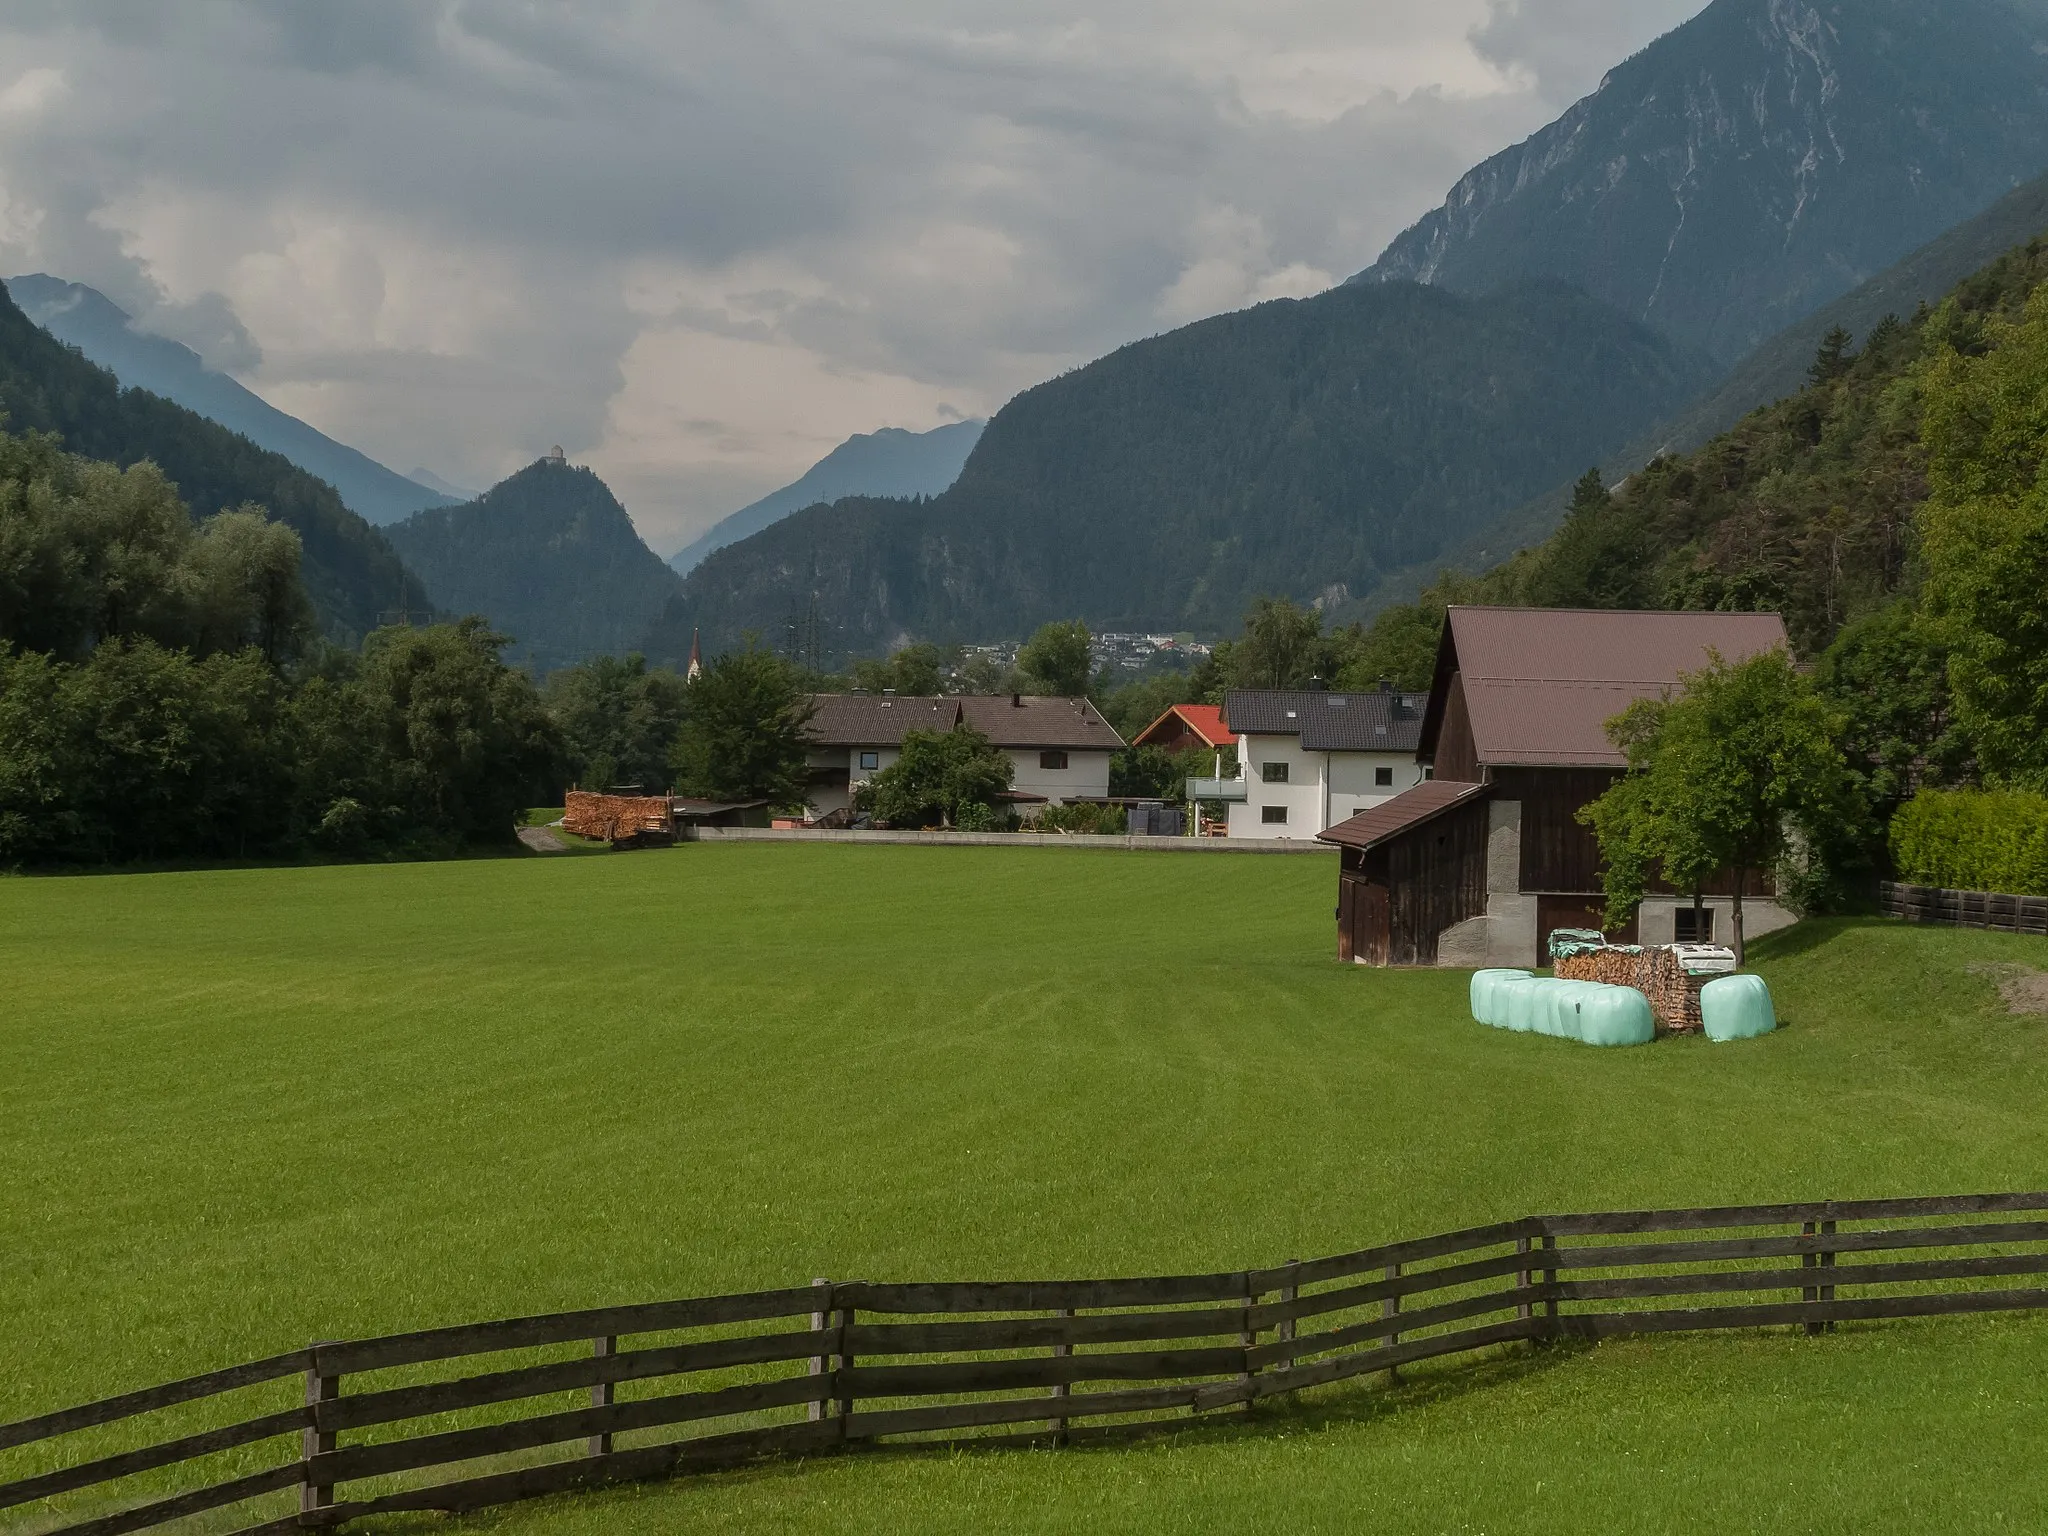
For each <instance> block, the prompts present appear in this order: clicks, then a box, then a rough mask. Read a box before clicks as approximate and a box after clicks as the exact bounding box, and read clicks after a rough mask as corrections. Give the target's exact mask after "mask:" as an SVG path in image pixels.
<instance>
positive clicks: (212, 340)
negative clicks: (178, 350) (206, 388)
mask: <svg viewBox="0 0 2048 1536" xmlns="http://www.w3.org/2000/svg"><path fill="white" fill-rule="evenodd" d="M136 323H137V324H138V325H139V326H140V327H141V328H142V329H143V330H145V331H152V332H154V333H155V334H156V335H158V336H168V337H169V338H170V339H171V340H172V341H181V342H183V343H184V344H185V345H186V346H188V347H190V348H191V349H192V350H193V351H194V352H197V353H198V354H199V355H200V357H202V358H203V359H205V361H206V365H207V366H208V367H209V368H215V369H218V370H220V371H221V372H223V373H246V372H248V371H249V370H251V369H253V368H255V367H256V366H257V365H259V364H260V363H261V362H262V361H263V348H262V347H260V346H259V345H257V342H256V338H255V337H254V336H252V335H250V334H249V328H248V327H247V326H246V325H244V324H242V321H241V317H240V316H238V315H237V314H236V313H235V307H234V306H233V305H232V304H230V303H229V302H228V298H227V295H226V294H224V293H212V292H208V293H202V294H200V295H199V296H198V297H197V298H194V299H186V300H167V301H159V302H158V303H156V304H154V305H152V306H151V307H150V308H149V309H147V310H144V311H143V312H142V313H141V314H139V315H137V316H136Z"/></svg>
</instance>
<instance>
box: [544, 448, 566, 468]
mask: <svg viewBox="0 0 2048 1536" xmlns="http://www.w3.org/2000/svg"><path fill="white" fill-rule="evenodd" d="M547 462H548V463H550V464H563V463H567V462H568V461H567V460H566V459H564V458H563V457H562V445H561V444H560V443H557V444H555V446H554V447H552V448H550V449H549V450H548V457H547Z"/></svg>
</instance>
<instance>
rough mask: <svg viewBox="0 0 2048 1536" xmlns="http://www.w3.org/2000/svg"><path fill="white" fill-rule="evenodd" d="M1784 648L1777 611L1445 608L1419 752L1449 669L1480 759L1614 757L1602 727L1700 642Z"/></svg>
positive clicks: (1588, 761)
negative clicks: (1460, 691)
mask: <svg viewBox="0 0 2048 1536" xmlns="http://www.w3.org/2000/svg"><path fill="white" fill-rule="evenodd" d="M1789 649H1790V647H1789V646H1788V645H1787V643H1786V638H1785V621H1784V620H1783V619H1781V618H1780V617H1779V616H1778V615H1777V614H1775V613H1621V612H1593V611H1586V610H1573V609H1543V608H1453V609H1451V611H1450V616H1449V621H1448V623H1447V624H1446V625H1445V629H1444V642H1443V652H1442V654H1441V655H1440V657H1439V659H1438V663H1437V673H1438V676H1437V687H1436V689H1435V690H1434V691H1433V692H1432V694H1431V696H1430V701H1429V711H1428V716H1427V718H1426V719H1425V720H1424V722H1423V730H1422V751H1423V753H1424V755H1425V756H1427V755H1430V754H1433V753H1434V752H1435V750H1436V746H1437V741H1438V735H1439V732H1441V730H1442V729H1443V717H1444V709H1445V706H1446V698H1445V690H1446V688H1447V685H1448V683H1449V680H1450V673H1451V672H1452V671H1453V670H1455V672H1456V673H1457V675H1458V676H1459V677H1460V678H1461V679H1462V682H1463V686H1464V692H1465V708H1466V710H1467V711H1468V712H1469V714H1470V717H1471V722H1472V738H1473V741H1474V743H1475V744H1476V746H1477V748H1478V752H1479V761H1480V762H1481V763H1484V764H1488V765H1497V766H1509V765H1512V766H1519V767H1546V768H1557V767H1565V768H1580V767H1583V768H1620V767H1624V766H1626V763H1627V759H1625V758H1624V757H1623V756H1622V754H1621V753H1620V752H1619V751H1618V750H1616V748H1615V746H1614V743H1613V742H1611V741H1609V740H1608V739H1607V730H1606V726H1607V722H1608V721H1609V720H1611V719H1613V718H1614V717H1615V716H1616V715H1618V714H1620V713H1621V712H1622V711H1623V710H1625V709H1627V708H1628V707H1629V705H1631V704H1633V703H1634V702H1635V701H1636V700H1638V699H1654V698H1657V697H1659V696H1661V695H1664V694H1667V693H1675V692H1676V691H1677V690H1678V687H1679V683H1680V679H1681V676H1682V674H1684V673H1687V672H1697V671H1699V670H1700V669H1701V668H1703V667H1705V666H1706V665H1707V663H1708V661H1709V660H1710V657H1709V652H1715V653H1718V654H1719V655H1720V657H1721V659H1722V660H1724V661H1730V662H1737V661H1747V660H1749V659H1750V658H1751V657H1753V656H1760V655H1762V654H1763V653H1764V652H1766V651H1771V650H1789Z"/></svg>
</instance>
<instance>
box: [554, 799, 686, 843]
mask: <svg viewBox="0 0 2048 1536" xmlns="http://www.w3.org/2000/svg"><path fill="white" fill-rule="evenodd" d="M562 830H563V831H564V832H573V833H574V834H575V835H576V836H578V837H593V838H599V839H602V840H603V841H605V842H608V843H637V842H655V841H663V840H666V841H671V842H672V841H674V839H675V833H676V826H675V819H674V817H673V815H672V814H671V813H670V810H669V803H668V801H667V799H666V798H664V797H662V796H651V797H642V796H638V795H597V794H592V793H591V792H590V791H589V790H587V789H572V790H570V791H569V795H568V801H567V803H566V805H565V807H564V809H563V812H562Z"/></svg>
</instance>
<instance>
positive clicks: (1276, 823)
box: [1259, 805, 1287, 827]
mask: <svg viewBox="0 0 2048 1536" xmlns="http://www.w3.org/2000/svg"><path fill="white" fill-rule="evenodd" d="M1259 820H1261V821H1263V822H1264V823H1265V824H1266V825H1267V826H1269V827H1284V826H1286V825H1287V807H1286V806H1284V805H1267V806H1261V807H1260V808H1259Z"/></svg>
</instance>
